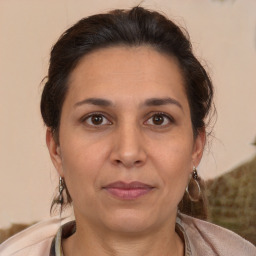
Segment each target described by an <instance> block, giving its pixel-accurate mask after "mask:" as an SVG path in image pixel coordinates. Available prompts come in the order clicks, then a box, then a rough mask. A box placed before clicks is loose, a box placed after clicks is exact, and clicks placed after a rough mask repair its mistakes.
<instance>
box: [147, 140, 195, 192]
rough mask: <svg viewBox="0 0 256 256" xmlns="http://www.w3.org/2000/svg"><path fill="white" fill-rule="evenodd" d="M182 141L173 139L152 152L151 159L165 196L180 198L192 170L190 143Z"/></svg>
mask: <svg viewBox="0 0 256 256" xmlns="http://www.w3.org/2000/svg"><path fill="white" fill-rule="evenodd" d="M185 141H186V140H184V139H179V140H178V139H175V140H174V139H173V140H172V141H170V142H169V143H166V144H165V145H163V144H162V145H159V146H158V147H157V149H155V150H154V151H152V155H154V157H152V159H153V160H154V165H155V167H156V170H158V175H159V176H160V177H161V181H162V184H163V187H164V188H165V195H166V194H167V193H168V194H169V196H170V197H175V195H179V196H181V197H182V195H183V193H184V190H185V187H186V185H187V182H188V179H189V174H190V172H191V171H192V168H193V162H192V145H193V144H192V143H187V141H186V142H185Z"/></svg>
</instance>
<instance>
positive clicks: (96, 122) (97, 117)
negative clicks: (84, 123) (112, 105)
mask: <svg viewBox="0 0 256 256" xmlns="http://www.w3.org/2000/svg"><path fill="white" fill-rule="evenodd" d="M91 120H92V123H93V124H94V125H99V124H101V123H102V121H103V118H102V116H100V115H94V116H92V117H91Z"/></svg>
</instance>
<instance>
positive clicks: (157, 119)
mask: <svg viewBox="0 0 256 256" xmlns="http://www.w3.org/2000/svg"><path fill="white" fill-rule="evenodd" d="M163 121H164V119H163V117H162V116H160V115H155V116H154V118H153V122H154V124H157V125H160V124H162V123H163Z"/></svg>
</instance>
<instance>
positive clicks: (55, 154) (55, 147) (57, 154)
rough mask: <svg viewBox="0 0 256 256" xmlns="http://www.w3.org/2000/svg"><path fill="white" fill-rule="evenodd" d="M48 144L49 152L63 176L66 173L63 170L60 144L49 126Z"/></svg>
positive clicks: (47, 132)
mask: <svg viewBox="0 0 256 256" xmlns="http://www.w3.org/2000/svg"><path fill="white" fill-rule="evenodd" d="M46 144H47V147H48V150H49V154H50V157H51V160H52V163H53V165H54V167H55V169H56V170H57V172H58V173H59V175H60V176H61V177H63V176H64V175H63V170H62V158H61V151H60V145H59V144H57V142H56V140H55V139H54V137H53V134H52V131H51V129H50V128H47V130H46Z"/></svg>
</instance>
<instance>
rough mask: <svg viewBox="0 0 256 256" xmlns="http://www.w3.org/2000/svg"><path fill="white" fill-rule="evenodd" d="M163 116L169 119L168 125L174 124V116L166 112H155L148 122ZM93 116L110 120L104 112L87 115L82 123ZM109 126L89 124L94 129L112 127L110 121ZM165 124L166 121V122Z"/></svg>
mask: <svg viewBox="0 0 256 256" xmlns="http://www.w3.org/2000/svg"><path fill="white" fill-rule="evenodd" d="M158 115H159V116H162V117H164V118H165V119H168V124H170V123H174V118H173V117H172V116H170V115H169V114H166V113H164V112H154V114H153V115H151V116H150V118H148V119H147V121H148V120H150V119H152V118H153V117H155V116H158ZM93 116H101V117H103V119H107V120H108V118H106V117H105V114H104V113H102V112H94V113H91V114H89V115H87V116H85V117H83V118H82V119H81V122H82V123H84V122H86V121H87V120H88V119H89V118H91V117H93ZM108 122H109V123H108V124H103V125H102V124H99V125H94V124H88V123H87V124H88V125H89V126H92V127H94V128H101V127H102V126H104V125H111V124H112V122H110V121H109V120H108ZM164 122H165V121H164ZM168 124H165V125H162V124H161V125H156V124H150V126H156V127H159V128H160V127H162V128H164V127H166V126H167V125H168Z"/></svg>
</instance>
